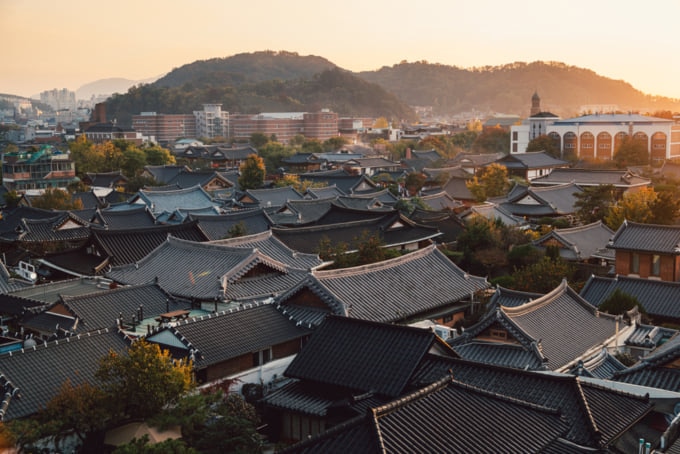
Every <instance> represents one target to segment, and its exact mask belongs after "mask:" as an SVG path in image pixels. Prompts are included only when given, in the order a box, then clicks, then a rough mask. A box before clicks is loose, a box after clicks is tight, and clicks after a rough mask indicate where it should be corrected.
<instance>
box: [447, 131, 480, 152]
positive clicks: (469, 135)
mask: <svg viewBox="0 0 680 454" xmlns="http://www.w3.org/2000/svg"><path fill="white" fill-rule="evenodd" d="M478 135H479V133H477V132H475V131H464V132H459V133H456V134H454V135H452V136H451V139H450V140H451V143H453V145H455V146H456V147H458V148H460V149H462V150H465V151H470V150H471V149H472V144H473V143H474V142H475V140H476V139H477V136H478Z"/></svg>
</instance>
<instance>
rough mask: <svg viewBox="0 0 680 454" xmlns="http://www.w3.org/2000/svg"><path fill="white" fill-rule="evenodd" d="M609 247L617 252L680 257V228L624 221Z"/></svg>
mask: <svg viewBox="0 0 680 454" xmlns="http://www.w3.org/2000/svg"><path fill="white" fill-rule="evenodd" d="M609 247H610V248H612V249H616V250H628V251H641V252H652V253H661V254H673V255H680V226H677V225H655V224H641V223H639V222H630V221H624V223H623V224H621V227H619V229H618V230H617V231H616V234H615V235H614V238H613V239H612V241H611V243H610V245H609Z"/></svg>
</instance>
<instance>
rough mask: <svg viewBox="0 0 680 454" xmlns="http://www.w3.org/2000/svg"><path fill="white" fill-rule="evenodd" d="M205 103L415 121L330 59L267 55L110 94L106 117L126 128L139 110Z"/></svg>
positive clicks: (192, 68)
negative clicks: (320, 111) (125, 91)
mask: <svg viewBox="0 0 680 454" xmlns="http://www.w3.org/2000/svg"><path fill="white" fill-rule="evenodd" d="M205 103H220V104H222V109H223V110H226V111H229V112H234V113H260V112H304V111H318V110H320V109H322V108H328V109H330V110H332V111H334V112H337V113H338V114H339V115H341V116H365V117H381V116H385V117H388V118H397V119H402V120H405V121H413V120H415V119H416V116H415V114H414V112H413V110H412V109H411V108H410V107H409V106H407V105H406V104H405V103H404V102H402V101H401V100H399V98H398V97H397V96H395V95H394V94H391V93H388V92H387V91H386V90H384V89H383V88H382V87H380V86H378V85H376V84H373V83H370V82H368V81H366V80H364V79H362V78H360V77H357V76H356V75H355V74H353V73H351V72H350V71H346V70H344V69H341V68H339V67H337V66H335V65H333V64H332V63H330V62H329V61H328V60H325V59H323V58H321V57H316V56H300V55H298V54H295V53H291V52H269V51H267V52H256V53H253V54H238V55H235V56H233V57H228V58H220V59H211V60H203V61H196V62H194V63H191V64H188V65H184V66H182V67H180V68H176V69H173V70H172V71H171V72H170V73H168V74H167V75H166V76H164V77H162V78H161V79H159V80H157V81H156V82H154V83H151V84H146V85H138V86H135V87H132V88H130V89H129V90H128V92H127V93H125V94H116V95H113V96H112V97H111V98H109V99H108V101H107V107H106V110H107V117H109V118H115V119H116V120H117V121H118V122H119V123H120V124H124V125H129V124H130V123H131V120H132V115H135V114H138V113H139V112H144V111H152V112H159V113H191V112H193V111H194V110H200V109H201V108H202V107H201V104H205Z"/></svg>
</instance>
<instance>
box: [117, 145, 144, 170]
mask: <svg viewBox="0 0 680 454" xmlns="http://www.w3.org/2000/svg"><path fill="white" fill-rule="evenodd" d="M146 164H147V162H146V154H145V153H144V152H143V151H142V150H140V149H139V148H137V147H134V148H129V149H127V150H125V151H124V152H123V159H122V162H121V167H120V168H121V169H122V171H123V174H124V175H125V176H127V177H133V176H135V175H138V174H140V173H142V171H143V170H144V166H145V165H146Z"/></svg>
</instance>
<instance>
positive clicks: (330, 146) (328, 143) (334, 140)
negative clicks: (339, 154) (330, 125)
mask: <svg viewBox="0 0 680 454" xmlns="http://www.w3.org/2000/svg"><path fill="white" fill-rule="evenodd" d="M348 142H349V141H348V140H347V138H345V137H342V136H335V137H329V138H328V139H326V140H324V142H323V150H324V151H327V152H330V151H335V150H339V149H341V148H342V147H344V146H345V145H347V143H348Z"/></svg>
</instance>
